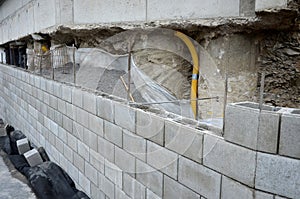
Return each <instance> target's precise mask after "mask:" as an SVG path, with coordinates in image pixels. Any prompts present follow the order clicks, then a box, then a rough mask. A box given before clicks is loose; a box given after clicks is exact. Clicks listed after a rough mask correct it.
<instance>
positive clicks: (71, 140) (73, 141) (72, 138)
mask: <svg viewBox="0 0 300 199" xmlns="http://www.w3.org/2000/svg"><path fill="white" fill-rule="evenodd" d="M67 137H68V140H67V143H68V146H69V147H71V149H72V150H73V151H75V152H77V139H76V137H75V136H73V135H72V134H70V133H68V134H67Z"/></svg>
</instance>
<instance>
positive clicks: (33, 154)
mask: <svg viewBox="0 0 300 199" xmlns="http://www.w3.org/2000/svg"><path fill="white" fill-rule="evenodd" d="M24 157H25V158H26V160H27V162H28V164H29V165H30V166H31V167H34V166H37V165H39V164H42V163H43V160H42V158H41V156H40V154H39V152H38V151H37V150H36V149H32V150H30V151H27V152H26V153H24Z"/></svg>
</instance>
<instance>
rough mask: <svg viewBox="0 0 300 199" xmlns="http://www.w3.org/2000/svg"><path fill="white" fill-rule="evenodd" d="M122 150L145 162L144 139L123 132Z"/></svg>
mask: <svg viewBox="0 0 300 199" xmlns="http://www.w3.org/2000/svg"><path fill="white" fill-rule="evenodd" d="M123 148H124V150H126V151H127V152H128V153H130V154H131V155H133V156H135V157H137V158H139V159H141V160H142V161H146V139H144V138H142V137H140V136H137V135H135V134H133V133H131V132H129V131H127V130H123Z"/></svg>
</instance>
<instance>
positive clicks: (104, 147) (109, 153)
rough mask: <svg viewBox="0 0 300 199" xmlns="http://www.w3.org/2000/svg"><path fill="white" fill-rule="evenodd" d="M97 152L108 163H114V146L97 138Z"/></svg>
mask: <svg viewBox="0 0 300 199" xmlns="http://www.w3.org/2000/svg"><path fill="white" fill-rule="evenodd" d="M98 152H99V153H100V154H101V155H102V156H103V157H105V158H106V159H107V160H108V161H110V162H115V146H114V145H113V144H112V143H110V142H109V141H107V140H105V139H103V138H101V137H98Z"/></svg>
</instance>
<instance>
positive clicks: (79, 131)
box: [72, 121, 84, 141]
mask: <svg viewBox="0 0 300 199" xmlns="http://www.w3.org/2000/svg"><path fill="white" fill-rule="evenodd" d="M72 134H73V135H74V136H75V137H76V138H77V139H79V140H81V141H83V137H84V127H83V126H82V125H80V124H78V123H77V122H74V121H73V133H72Z"/></svg>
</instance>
